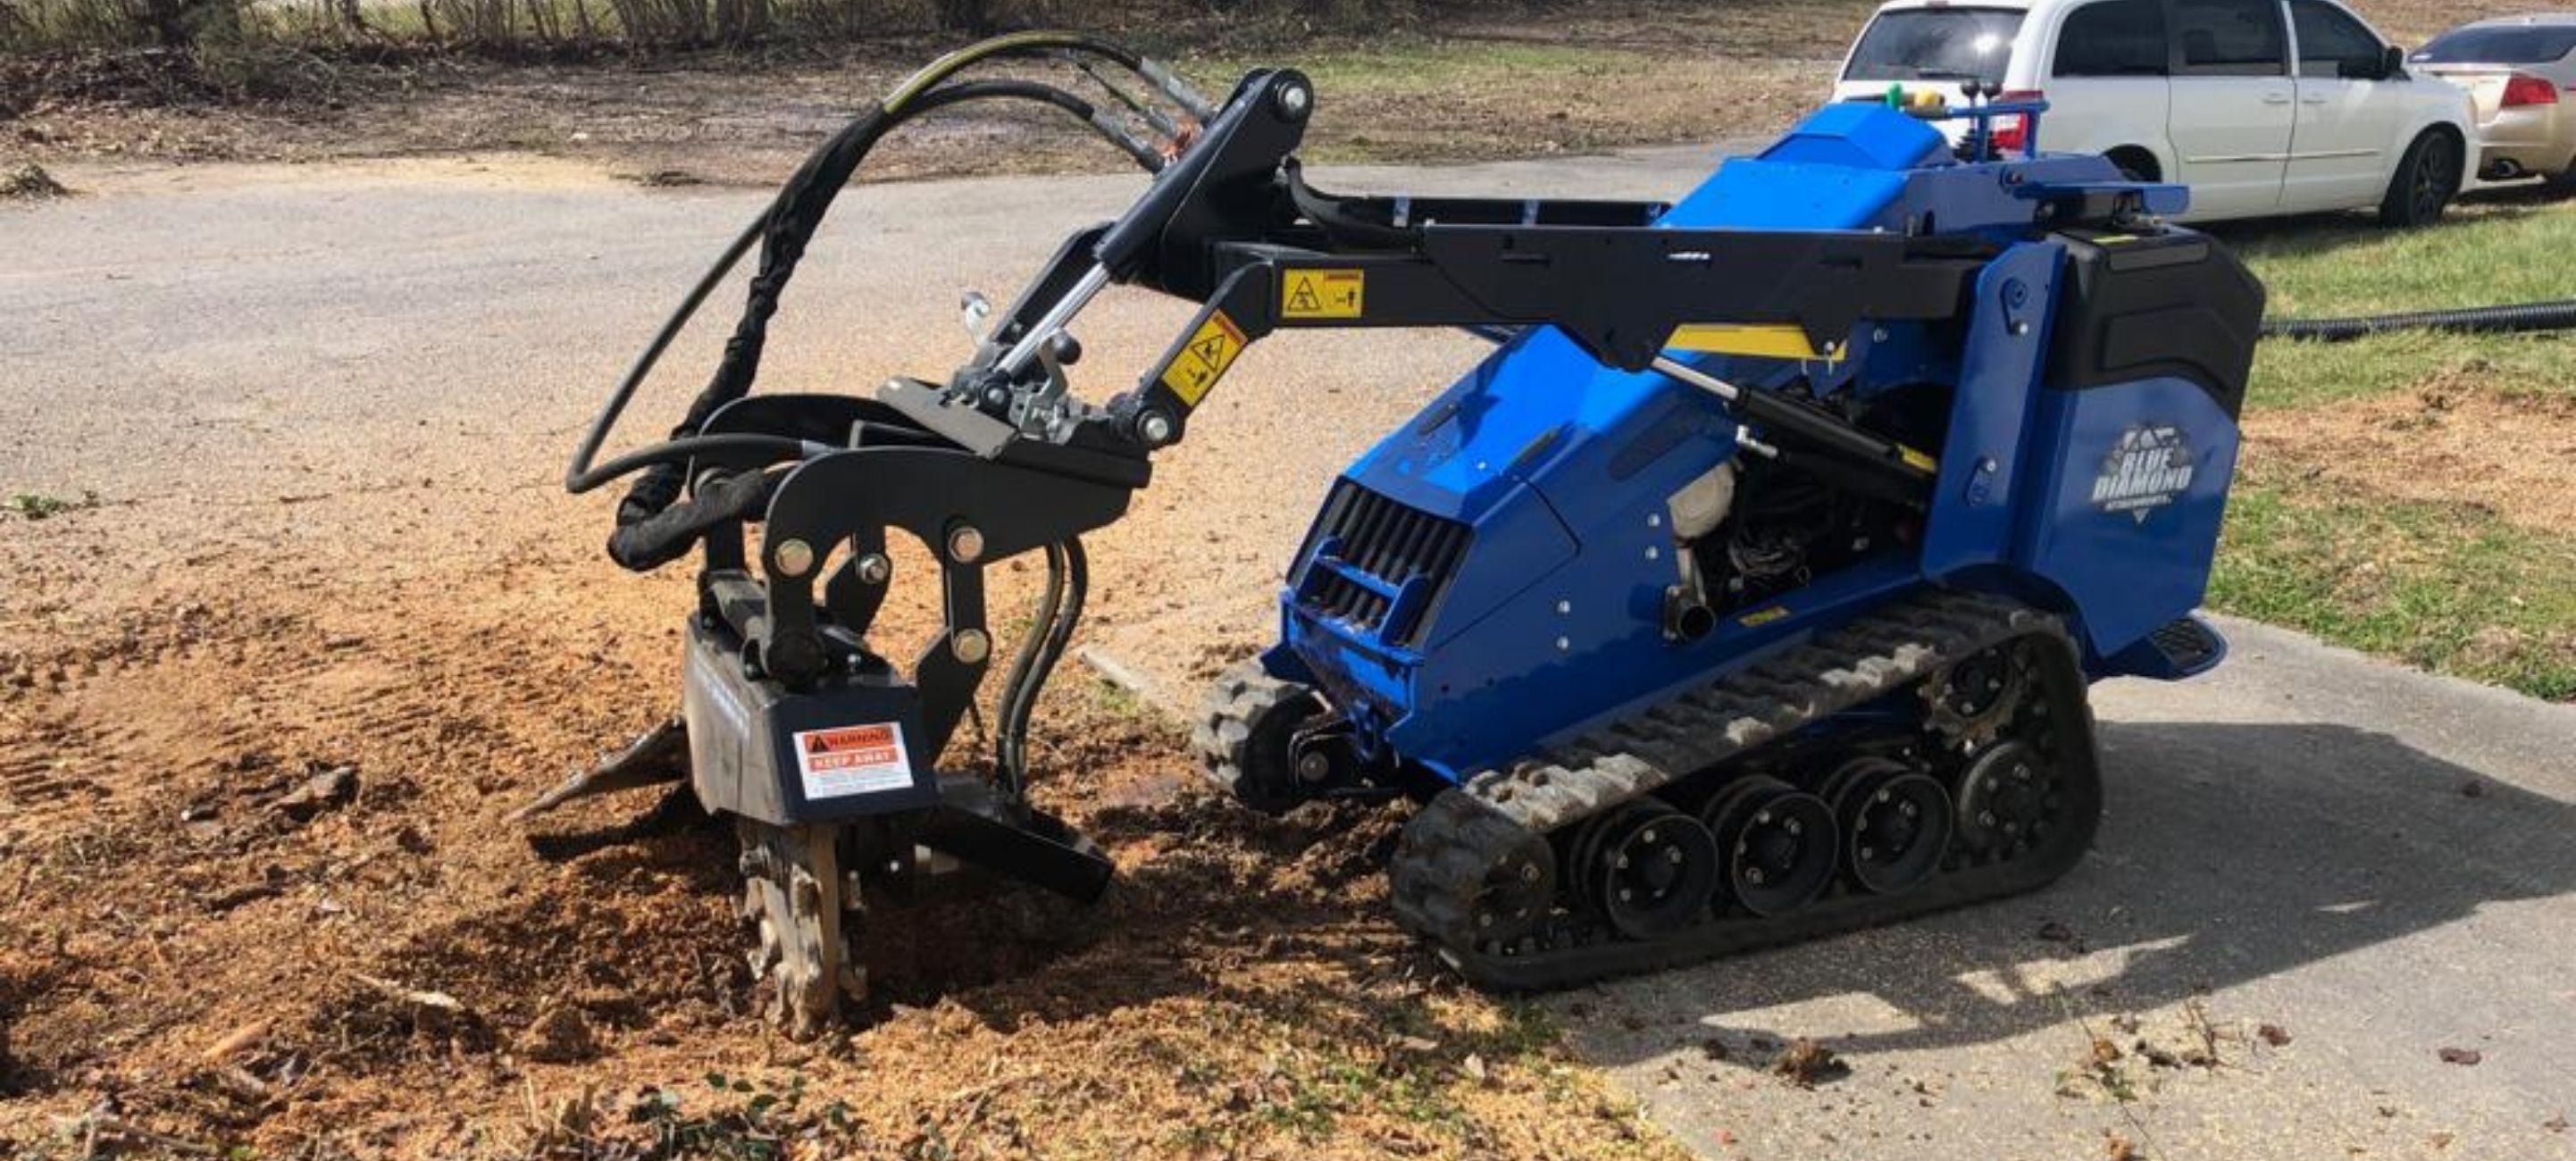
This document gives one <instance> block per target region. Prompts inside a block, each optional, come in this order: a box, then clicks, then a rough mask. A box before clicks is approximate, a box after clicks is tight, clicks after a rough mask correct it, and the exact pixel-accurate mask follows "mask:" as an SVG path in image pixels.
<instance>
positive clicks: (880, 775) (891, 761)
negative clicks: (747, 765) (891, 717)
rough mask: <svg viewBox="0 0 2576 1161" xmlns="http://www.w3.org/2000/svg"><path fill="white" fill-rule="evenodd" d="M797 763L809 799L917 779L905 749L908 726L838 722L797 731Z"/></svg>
mask: <svg viewBox="0 0 2576 1161" xmlns="http://www.w3.org/2000/svg"><path fill="white" fill-rule="evenodd" d="M796 769H797V773H798V774H799V775H800V776H802V777H803V779H804V781H805V797H806V799H807V800H808V801H811V800H813V799H818V798H846V797H848V796H850V795H853V794H882V793H885V792H887V791H890V790H902V789H906V788H908V787H910V786H911V785H912V760H911V758H910V757H908V756H907V755H906V754H905V753H904V748H903V727H901V726H899V725H895V724H894V723H892V722H888V723H885V724H883V725H872V726H834V727H832V728H831V729H827V730H806V731H804V732H802V733H799V734H797V735H796Z"/></svg>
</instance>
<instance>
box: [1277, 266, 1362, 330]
mask: <svg viewBox="0 0 2576 1161" xmlns="http://www.w3.org/2000/svg"><path fill="white" fill-rule="evenodd" d="M1367 291H1368V272H1367V271H1363V270H1291V271H1289V272H1288V276H1287V277H1286V278H1285V279H1283V280H1282V281H1281V282H1280V283H1279V317H1281V318H1291V319H1301V318H1358V317H1360V315H1361V313H1362V312H1364V311H1365V310H1366V309H1367V302H1368V299H1367Z"/></svg>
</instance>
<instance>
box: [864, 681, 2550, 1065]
mask: <svg viewBox="0 0 2576 1161" xmlns="http://www.w3.org/2000/svg"><path fill="white" fill-rule="evenodd" d="M2100 728H2101V737H2102V743H2103V750H2104V755H2105V765H2106V777H2107V778H2108V781H2109V787H2108V799H2109V805H2108V809H2107V814H2106V818H2105V820H2104V824H2103V827H2102V832H2101V835H2100V838H2099V841H2098V842H2097V844H2096V848H2095V850H2094V852H2093V853H2092V854H2090V855H2089V856H2088V857H2087V858H2086V860H2085V861H2084V863H2083V864H2081V865H2080V866H2078V867H2077V868H2076V870H2075V871H2074V872H2072V873H2071V874H2069V875H2068V876H2067V877H2066V878H2065V879H2064V880H2062V881H2060V882H2059V883H2058V884H2056V885H2055V886H2053V887H2051V888H2049V889H2047V890H2044V891H2041V892H2038V893H2035V894H2032V895H2026V896H2019V897H2016V898H2013V899H2009V900H2000V901H1996V902H1993V903H1988V904H1984V905H1980V906H1976V907H1970V908H1966V909H1963V910H1960V911H1955V912H1950V913H1946V914H1942V915H1937V916H1931V917H1926V918H1923V919H1919V920H1915V921H1912V922H1909V923H1904V924H1899V925H1896V926H1894V927H1889V928H1882V929H1877V930H1872V931H1865V932H1859V933H1855V934H1852V935H1848V936H1844V937H1840V938H1836V939H1830V940H1825V941H1822V942H1819V943H1814V944H1807V945H1801V946H1796V947H1789V948H1783V949H1778V950H1775V951H1771V952H1765V953H1760V954H1756V955H1751V956H1746V957H1741V958H1736V959H1729V960H1723V961H1718V962H1715V963H1711V964H1707V965H1702V966H1699V967H1694V968H1687V969H1681V970H1680V971H1677V972H1672V973H1665V974H1663V975H1661V976H1656V977H1646V978H1645V979H1644V980H1642V981H1622V982H1613V983H1610V984H1607V985H1602V986H1600V987H1597V988H1591V989H1580V990H1577V991H1575V992H1571V993H1566V994H1565V995H1564V996H1563V997H1562V999H1563V1002H1565V1003H1566V1004H1567V1005H1568V1006H1573V1007H1576V1008H1577V1009H1578V1010H1579V1008H1580V1006H1581V1005H1583V1004H1585V1003H1586V1002H1587V1000H1586V996H1587V994H1598V995H1603V996H1606V997H1608V998H1609V1000H1610V1001H1611V1002H1614V1003H1617V1004H1620V1005H1623V1006H1625V1007H1628V1008H1631V1009H1634V1008H1637V1007H1640V1006H1663V1007H1671V1006H1674V1005H1675V1004H1679V1005H1681V1006H1686V1007H1687V1008H1689V1009H1690V1012H1691V1013H1692V1014H1697V1013H1709V1014H1711V1015H1710V1016H1709V1017H1708V1019H1709V1020H1713V1021H1715V1022H1716V1023H1717V1024H1718V1025H1724V1024H1725V1023H1726V1019H1725V1016H1724V1014H1726V1013H1734V1012H1750V1011H1754V1010H1759V1009H1765V1008H1770V1007H1774V1006H1777V1005H1784V1004H1793V1003H1797V1002H1800V1001H1805V1000H1814V999H1820V998H1825V997H1833V996H1843V995H1853V994H1860V995H1869V996H1874V997H1876V998H1877V999H1878V1000H1880V1001H1882V1002H1883V1003H1884V1004H1885V1005H1887V1006H1888V1007H1889V1008H1890V1009H1892V1010H1894V1011H1896V1012H1899V1013H1902V1014H1904V1015H1905V1016H1907V1017H1910V1020H1908V1021H1907V1023H1908V1024H1909V1025H1910V1026H1909V1027H1907V1028H1906V1029H1905V1030H1903V1031H1896V1032H1888V1033H1883V1034H1862V1035H1857V1036H1853V1037H1850V1038H1843V1039H1837V1040H1836V1041H1835V1042H1834V1043H1835V1047H1836V1048H1837V1050H1839V1051H1843V1052H1846V1053H1866V1052H1872V1051H1883V1050H1904V1049H1930V1048H1942V1047H1955V1046H1963V1045H1969V1044H1976V1043H1983V1042H1987V1041H1993V1040H2001V1039H2007V1038H2010V1037H2013V1036H2017V1035H2020V1034H2023V1033H2026V1032H2031V1031H2035V1030H2038V1029H2041V1028H2045V1027H2048V1026H2051V1025H2054V1024H2057V1023H2059V1022H2061V1021H2064V1020H2066V1019H2068V1018H2070V1017H2090V1016H2107V1015H2110V1014H2115V1013H2119V1012H2131V1011H2140V1010H2146V1009H2152V1008H2155V1007H2159V1006H2162V1005H2166V1004H2170V1003H2174V1002H2178V1001H2180V1000H2183V999H2185V998H2188V997H2190V996H2193V995H2196V994H2199V993H2203V992H2207V991H2210V990H2213V989H2217V988H2224V987H2227V986H2230V985H2232V984H2236V983H2240V982H2243V981H2247V980H2253V979H2259V978H2263V977H2268V976H2272V975H2275V974H2278V973H2282V972H2286V971H2290V970H2293V969H2296V968H2298V967H2300V966H2302V965H2304V964H2309V963H2313V962H2316V961H2319V960H2323V959H2326V958H2329V957H2332V956H2337V955H2341V954H2345V953H2348V952H2351V951H2354V950H2357V949H2361V948H2366V947H2370V946H2373V945H2377V944H2382V943H2386V942H2389V941H2392V940H2397V939H2401V938H2404V937H2406V936H2409V935H2411V934H2414V933H2417V932H2421V931H2425V930H2428V929H2431V928H2434V927H2438V926H2441V925H2443V924H2446V923H2450V922H2452V921H2454V920H2457V919H2460V918H2462V917H2465V916H2467V915H2469V914H2470V913H2472V912H2473V911H2475V910H2476V909H2477V908H2478V907H2480V906H2481V905H2483V904H2487V903H2492V902H2499V901H2506V900H2516V899H2532V898H2543V897H2549V896H2555V895H2559V894H2564V893H2567V892H2569V891H2576V842H2571V841H2570V840H2569V839H2568V837H2567V836H2569V835H2571V834H2576V806H2570V805H2569V804H2567V803H2563V802H2560V801H2558V800H2555V799H2552V798H2548V797H2544V796H2541V795H2537V794H2533V793H2530V792H2528V791H2525V790H2521V789H2518V788H2516V787H2513V786H2510V785H2507V784H2504V783H2500V782H2495V781H2492V780H2489V779H2486V778H2483V777H2482V776H2480V775H2478V774H2477V773H2475V772H2473V771H2470V770H2467V769H2464V768H2462V767H2459V766H2456V765H2453V764H2451V763H2448V762H2444V761H2441V760H2439V759H2436V758H2432V757H2430V756H2428V755H2425V754H2423V753H2422V752H2420V751H2418V750H2415V749H2414V748H2412V747H2410V746H2408V745H2406V744H2405V743H2403V742H2400V741H2398V740H2397V739H2395V738H2393V737H2390V736H2388V735H2384V734H2379V733H2373V732H2370V731H2365V730H2359V729H2354V728H2351V727H2347V726H2339V725H2211V724H2170V723H2157V724H2145V723H2123V722H2105V723H2103V724H2102V726H2101V727H2100ZM2472 786H2474V787H2475V792H2474V793H2466V792H2464V788H2467V787H2472ZM1399 820H1400V812H1399V811H1394V810H1388V809H1371V808H1359V807H1343V808H1338V809H1326V808H1309V809H1308V810H1306V811H1301V812H1299V813H1298V814H1296V815H1293V816H1291V817H1290V818H1287V819H1267V818H1261V817H1258V816H1255V815H1252V814H1251V813H1249V812H1246V811H1242V810H1240V809H1236V808H1233V807H1231V806H1230V805H1228V804H1225V803H1223V802H1220V801H1217V800H1215V799H1213V798H1211V797H1208V796H1205V795H1201V794H1184V795H1178V796H1175V797H1173V798H1172V799H1170V800H1169V801H1165V802H1161V803H1158V804H1155V805H1152V806H1149V807H1139V808H1121V809H1115V810H1107V811H1102V812H1099V813H1098V814H1097V815H1096V816H1095V817H1094V818H1092V819H1091V820H1089V821H1090V824H1091V827H1092V829H1093V831H1094V833H1095V834H1097V835H1099V836H1100V837H1101V838H1102V839H1103V840H1104V841H1105V842H1107V843H1109V844H1110V845H1112V846H1116V845H1120V844H1124V843H1132V842H1138V841H1141V840H1142V839H1143V838H1144V837H1145V836H1147V835H1159V836H1161V838H1162V840H1163V841H1162V844H1161V845H1162V850H1161V852H1160V853H1159V854H1157V855H1156V856H1155V857H1153V858H1151V859H1148V860H1146V861H1144V862H1143V863H1142V864H1141V865H1137V866H1133V867H1130V868H1129V870H1128V871H1127V872H1126V873H1124V874H1123V875H1122V877H1121V880H1120V882H1119V884H1118V886H1117V887H1116V889H1115V891H1114V893H1113V895H1112V897H1111V898H1110V900H1108V901H1107V902H1106V903H1105V904H1103V905H1100V906H1096V907H1090V908H1083V907H1077V906H1074V905H1070V904H1066V903H1064V902H1063V901H1061V900H1058V899H1055V898H1054V897H1052V896H1049V895H1047V894H1046V893H1044V892H1041V891H1036V890H1034V889H1031V888H1024V887H1016V886H1012V885H1009V884H1006V883H1000V882H994V881H989V880H988V881H986V882H984V883H982V884H980V885H975V886H971V887H969V886H963V885H961V888H960V889H958V890H953V891H940V892H937V893H935V894H934V896H933V897H931V898H925V899H922V900H920V901H918V902H917V903H916V904H913V905H910V906H907V907H904V908H901V909H898V910H893V911H887V912H878V913H876V914H874V915H873V916H872V927H873V929H874V934H875V943H876V946H875V947H874V949H873V950H872V959H875V960H876V961H877V964H878V972H879V974H878V976H877V979H878V982H879V983H880V984H881V985H882V992H881V994H880V996H879V999H880V1001H881V1003H903V1004H914V1005H920V1004H928V1003H932V1002H936V1001H937V1000H938V999H940V998H942V997H954V998H956V999H958V1000H959V1001H960V1002H961V1003H962V1004H964V1005H965V1006H966V1007H967V1008H969V1009H970V1010H973V1011H974V1012H975V1013H976V1014H977V1015H978V1017H980V1018H981V1019H982V1020H984V1021H985V1022H987V1023H988V1024H990V1025H992V1026H994V1027H1003V1028H1007V1027H1012V1026H1015V1025H1016V1024H1018V1023H1019V1022H1021V1021H1023V1020H1025V1019H1029V1018H1039V1019H1050V1020H1063V1019H1074V1018H1082V1017H1085V1016H1091V1015H1097V1014H1101V1013H1105V1012H1109V1011H1114V1010H1117V1009H1120V1008H1125V1007H1129V1006H1132V1005H1139V1004H1145V1003H1150V1002H1152V1001H1154V1000H1156V999H1158V998H1162V997H1166V996H1172V995H1198V996H1209V997H1217V998H1223V997H1226V996H1229V995H1231V994H1233V993H1234V992H1235V991H1236V989H1237V986H1238V985H1239V984H1241V983H1243V982H1244V980H1242V979H1241V978H1240V977H1239V975H1238V973H1236V972H1235V971H1232V970H1229V965H1230V964H1231V965H1238V966H1239V965H1243V964H1245V963H1247V962H1248V961H1255V960H1257V961H1261V962H1263V963H1265V964H1271V965H1278V964H1281V963H1289V962H1292V961H1305V962H1306V963H1308V964H1310V965H1312V966H1314V967H1319V968H1325V969H1330V972H1331V974H1333V975H1334V976H1337V977H1338V978H1342V979H1345V980H1364V979H1372V978H1378V977H1384V976H1388V975H1395V974H1401V975H1409V976H1414V977H1417V978H1437V977H1439V976H1441V973H1440V971H1439V969H1438V968H1437V966H1436V964H1435V963H1434V962H1433V961H1432V959H1431V957H1430V956H1429V955H1428V954H1427V953H1425V952H1424V951H1423V950H1422V949H1421V948H1420V947H1419V945H1417V944H1415V943H1414V942H1413V941H1411V940H1409V939H1408V938H1407V937H1405V936H1404V935H1403V934H1402V933H1401V932H1400V931H1398V930H1397V929H1396V927H1395V925H1394V922H1393V919H1392V917H1391V916H1390V915H1388V914H1387V911H1386V903H1385V899H1384V894H1383V890H1382V868H1383V865H1384V859H1385V858H1386V857H1387V855H1388V854H1389V853H1391V848H1392V845H1393V843H1392V840H1393V837H1394V834H1395V830H1396V828H1397V826H1398V824H1399ZM2044 927H2046V928H2050V929H2051V932H2050V933H2051V934H2052V935H2057V936H2059V937H2060V938H2058V939H2056V940H2054V941H2052V940H2049V939H2043V938H2042V937H2041V936H2040V932H2041V931H2042V929H2043V928H2044ZM2088 946H2089V947H2099V948H2112V947H2118V948H2124V949H2128V950H2127V951H2126V953H2125V962H2124V963H2122V964H2121V965H2120V966H2119V968H2118V969H2117V970H2116V972H2114V973H2113V974H2112V975H2110V976H2109V977H2108V978H2106V979H2102V980H2100V981H2098V982H2096V983H2094V984H2092V985H2090V986H2087V987H2085V988H2082V989H2075V990H2066V991H2060V990H2058V989H2057V988H2055V987H2054V986H2052V985H2046V984H2043V983H2040V982H2038V981H2036V980H2034V979H2032V978H2030V976H2029V975H2028V973H2027V972H2025V971H2024V970H2023V968H2022V967H2021V965H2024V964H2029V963H2033V962H2035V961H2040V960H2044V959H2048V958H2052V957H2061V956H2068V955H2074V954H2080V953H2081V951H2082V950H2083V949H2084V948H2085V947H2088ZM1971 977H1973V978H1974V980H1975V982H1974V983H1973V984H1972V983H1971V982H1969V981H1970V978H1971ZM1255 991H1256V992H1263V993H1267V989H1266V988H1261V989H1255ZM1676 992H1678V993H1679V994H1680V995H1681V996H1684V997H1686V999H1683V1000H1676V999H1674V996H1675V993H1676ZM1998 992H2000V993H2002V994H1998ZM1241 998H1244V999H1247V1000H1251V999H1255V998H1257V997H1256V996H1255V995H1254V994H1253V993H1246V994H1245V995H1244V996H1243V997H1241ZM1276 998H1277V997H1276V995H1275V993H1269V994H1267V995H1266V999H1267V1001H1269V1002H1275V1001H1276ZM1308 1002H1309V1003H1311V1004H1312V1006H1313V1011H1312V1016H1313V1017H1314V1018H1316V1019H1324V1020H1332V1021H1336V1022H1344V1023H1351V1024H1354V1025H1359V1024H1366V1023H1369V1022H1371V1021H1380V1020H1384V1019H1386V1018H1388V1017H1389V1014H1390V1013H1389V1012H1388V1010H1387V1009H1386V1007H1385V1005H1384V1003H1383V1002H1382V1001H1380V1000H1375V999H1366V998H1362V997H1359V996H1343V997H1334V996H1322V995H1317V996H1312V997H1309V999H1308ZM862 1022H863V1023H865V1022H867V1021H866V1019H865V1018H864V1017H863V1019H862ZM1660 1023H1662V1024H1664V1025H1665V1026H1668V1025H1669V1022H1660ZM1735 1030H1736V1031H1740V1032H1743V1033H1746V1034H1748V1035H1750V1036H1753V1037H1756V1038H1759V1037H1764V1036H1778V1035H1780V1033H1779V1031H1778V1030H1773V1029H1763V1028H1749V1027H1748V1028H1740V1029H1735ZM1645 1041H1651V1043H1648V1042H1645ZM1578 1043H1579V1046H1580V1048H1581V1049H1582V1051H1583V1052H1584V1053H1585V1054H1586V1055H1587V1056H1588V1057H1591V1058H1592V1059H1594V1061H1595V1062H1596V1063H1604V1064H1612V1063H1622V1062H1624V1058H1640V1057H1643V1056H1645V1055H1649V1054H1651V1053H1653V1052H1660V1051H1663V1050H1666V1049H1668V1048H1669V1047H1670V1045H1669V1043H1666V1042H1663V1041H1657V1040H1654V1038H1653V1037H1643V1038H1640V1037H1633V1036H1619V1035H1616V1034H1605V1035H1601V1036H1585V1035H1578Z"/></svg>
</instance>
